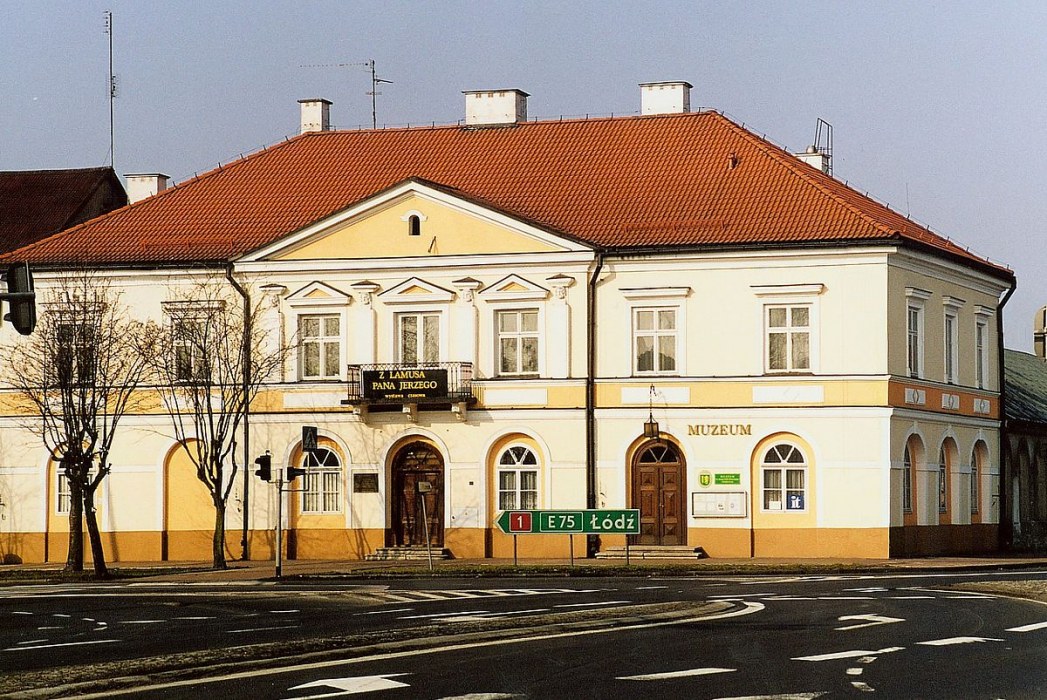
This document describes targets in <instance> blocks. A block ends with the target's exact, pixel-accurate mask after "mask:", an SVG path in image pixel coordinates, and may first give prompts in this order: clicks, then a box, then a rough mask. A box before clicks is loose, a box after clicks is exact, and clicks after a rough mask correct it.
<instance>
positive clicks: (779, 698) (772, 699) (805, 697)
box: [716, 690, 829, 700]
mask: <svg viewBox="0 0 1047 700" xmlns="http://www.w3.org/2000/svg"><path fill="white" fill-rule="evenodd" d="M827 692H829V691H827V690H822V691H819V692H817V693H785V694H784V695H737V696H735V697H731V698H716V700H814V698H820V697H821V696H823V695H825V694H826V693H827Z"/></svg>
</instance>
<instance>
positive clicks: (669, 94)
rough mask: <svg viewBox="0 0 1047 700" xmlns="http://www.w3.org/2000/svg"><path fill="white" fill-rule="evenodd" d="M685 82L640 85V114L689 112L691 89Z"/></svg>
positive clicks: (671, 81)
mask: <svg viewBox="0 0 1047 700" xmlns="http://www.w3.org/2000/svg"><path fill="white" fill-rule="evenodd" d="M692 87H694V86H693V85H691V84H690V83H689V82H687V81H686V80H664V81H662V82H658V83H640V114H644V115H647V114H686V113H687V112H690V111H691V88H692Z"/></svg>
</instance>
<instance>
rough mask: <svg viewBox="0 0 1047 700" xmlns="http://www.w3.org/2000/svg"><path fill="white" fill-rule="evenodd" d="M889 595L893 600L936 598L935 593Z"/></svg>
mask: <svg viewBox="0 0 1047 700" xmlns="http://www.w3.org/2000/svg"><path fill="white" fill-rule="evenodd" d="M888 597H889V598H891V599H893V600H934V596H933V595H892V596H888Z"/></svg>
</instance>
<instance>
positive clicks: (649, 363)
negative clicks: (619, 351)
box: [633, 307, 677, 374]
mask: <svg viewBox="0 0 1047 700" xmlns="http://www.w3.org/2000/svg"><path fill="white" fill-rule="evenodd" d="M676 316H677V309H676V308H675V307H660V308H659V307H654V308H636V309H633V357H634V358H635V363H636V373H637V374H671V373H674V372H676V357H677V323H676V321H677V319H676Z"/></svg>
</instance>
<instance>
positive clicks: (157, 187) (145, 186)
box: [124, 173, 171, 204]
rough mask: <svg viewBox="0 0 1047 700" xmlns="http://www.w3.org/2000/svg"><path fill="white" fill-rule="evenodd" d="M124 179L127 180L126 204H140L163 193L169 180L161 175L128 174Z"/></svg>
mask: <svg viewBox="0 0 1047 700" xmlns="http://www.w3.org/2000/svg"><path fill="white" fill-rule="evenodd" d="M124 177H125V178H126V179H127V202H128V204H134V203H135V202H140V201H142V200H143V199H146V198H148V197H152V196H153V195H154V194H156V193H158V192H163V191H164V190H166V189H167V183H168V181H169V180H170V179H171V178H170V177H169V176H167V175H164V174H163V173H128V174H126V175H124Z"/></svg>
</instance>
